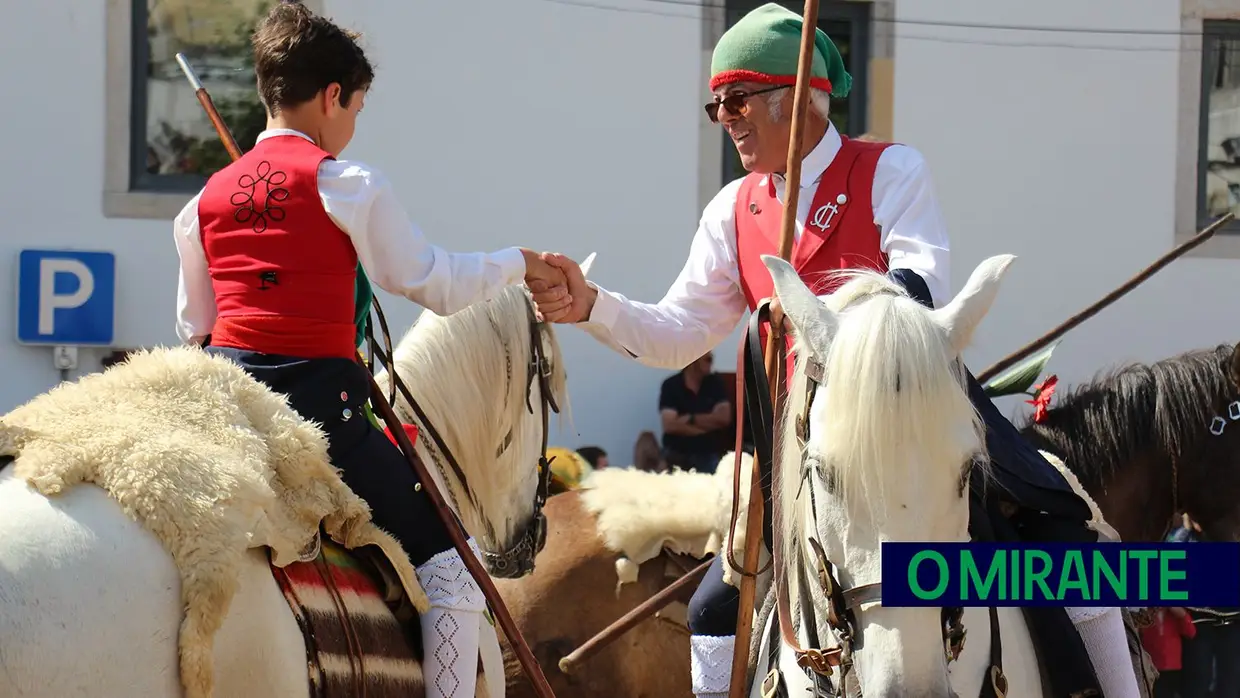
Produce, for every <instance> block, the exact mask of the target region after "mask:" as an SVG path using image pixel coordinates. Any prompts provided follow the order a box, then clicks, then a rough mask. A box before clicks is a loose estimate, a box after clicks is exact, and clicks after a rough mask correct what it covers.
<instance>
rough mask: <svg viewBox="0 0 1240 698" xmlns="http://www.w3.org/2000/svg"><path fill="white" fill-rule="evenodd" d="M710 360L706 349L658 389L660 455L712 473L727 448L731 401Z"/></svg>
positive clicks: (674, 461) (669, 462)
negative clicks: (661, 448)
mask: <svg viewBox="0 0 1240 698" xmlns="http://www.w3.org/2000/svg"><path fill="white" fill-rule="evenodd" d="M713 362H714V357H713V356H712V355H711V354H709V353H708V354H705V355H703V356H701V357H699V358H698V359H697V360H696V361H694V362H693V363H691V364H689V365H688V366H685V367H684V368H683V369H681V371H680V373H677V374H676V375H674V376H672V377H670V378H668V379H667V380H665V381H663V387H662V389H661V390H660V391H659V415H660V416H661V417H662V422H663V457H664V459H665V460H667V462H668V464H669V465H671V466H673V467H680V468H683V469H685V470H696V471H698V472H703V473H713V472H715V468H716V467H717V466H718V465H719V459H721V458H723V454H724V453H725V452H727V450H728V436H729V434H728V427H729V426H731V424H732V403H731V402H730V401H729V400H728V394H727V392H726V389H725V387H724V385H723V379H722V378H720V377H719V375H718V374H716V373H714V372H713V371H712V370H711V367H712V365H713Z"/></svg>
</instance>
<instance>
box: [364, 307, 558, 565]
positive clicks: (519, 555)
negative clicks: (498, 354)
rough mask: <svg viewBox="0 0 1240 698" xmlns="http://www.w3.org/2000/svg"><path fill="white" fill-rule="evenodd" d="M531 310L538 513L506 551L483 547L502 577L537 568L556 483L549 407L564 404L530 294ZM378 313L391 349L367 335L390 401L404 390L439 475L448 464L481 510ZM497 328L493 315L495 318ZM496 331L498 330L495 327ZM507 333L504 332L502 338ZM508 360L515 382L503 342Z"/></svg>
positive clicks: (529, 377) (529, 376)
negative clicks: (538, 417)
mask: <svg viewBox="0 0 1240 698" xmlns="http://www.w3.org/2000/svg"><path fill="white" fill-rule="evenodd" d="M525 308H526V313H527V315H528V318H529V334H530V361H529V363H528V365H527V373H526V390H525V395H526V402H525V404H526V409H528V410H529V413H530V414H533V413H534V406H533V404H532V403H531V402H530V390H531V389H532V388H533V387H534V381H535V380H537V381H538V392H539V396H540V403H541V404H540V408H541V410H542V447H541V452H540V454H539V457H538V486H537V488H536V489H535V491H534V515H533V517H531V519H530V522H529V524H527V525H526V527H525V529H524V530H523V531H522V532H521V535H520V536H519V537H518V538H517V541H516V543H514V544H513V545H512V546H511V547H509V548H508V549H506V550H501V551H489V550H483V551H482V556H483V558H484V559H485V560H486V562H487V564H488V566H489V567H490V568H491V571H492V574H494V575H495V576H497V577H508V578H514V577H520V576H522V575H524V574H528V573H529V572H532V571H533V568H534V563H533V560H534V557H535V555H536V554H537V553H538V552H539V551H540V550H542V548H543V546H544V545H546V543H547V517H546V515H545V514H544V513H543V506H544V505H545V504H546V503H547V497H548V495H549V490H550V487H551V461H553V460H555V458H551V459H548V458H547V441H548V438H549V437H550V428H549V422H550V412H555V413H556V414H559V412H560V406H559V404H558V403H557V402H556V399H555V395H554V394H553V393H552V392H551V374H552V369H553V367H552V365H551V360H550V358H549V357H548V356H547V355H546V352H545V351H544V349H543V343H542V338H543V334H544V333H545V331H546V330H545V329H544V328H545V323H543V322H541V321H539V320H538V317H537V316H536V315H535V313H534V307H533V305H532V303H531V302H530V300H529V299H528V298H527V299H526V303H525ZM375 310H376V312H377V314H378V317H379V325H380V329H381V331H382V333H383V338H384V343H385V345H386V349H387V351H386V352H384V351H383V350H381V349H380V348H379V347H378V346H377V343H376V342H375V340H374V334H373V332H371V331H369V327H368V328H367V329H368V332H367V338H368V340H369V343H370V350H371V352H372V353H373V354H374V355H375V356H376V357H377V358H378V359H379V360H380V361H382V362H383V364H384V365H386V366H387V371H388V404H389V405H391V406H392V408H393V409H394V410H395V409H397V408H396V393H397V392H399V393H400V395H401V397H403V398H404V399H405V402H407V403H409V406H410V408H412V410H413V412H414V414H415V415H416V416H417V420H418V422H419V426H420V428H421V429H422V430H424V431H425V432H426V434H427V435H428V436H429V437H430V439H431V442H432V443H431V444H428V445H427V451H428V452H429V453H430V454H431V459H432V460H433V461H434V462H435V466H436V468H437V469H438V470H439V474H440V477H444V478H445V479H446V474H445V472H444V470H445V465H446V466H447V468H448V469H450V470H451V471H452V476H453V477H454V478H455V479H456V481H457V483H458V484H459V486H460V489H461V491H462V492H464V493H465V496H466V497H468V498H469V503H470V504H471V505H472V506H473V507H474V510H475V511H481V508H480V507H479V505H478V501H477V498H476V496H475V494H474V491H473V489H472V488H471V487H470V486H469V480H468V478H467V477H466V476H465V471H464V470H463V469H462V468H461V466H460V463H459V462H458V461H457V459H456V457H455V456H454V455H453V454H452V451H451V449H449V448H448V445H447V444H446V443H445V442H444V440H443V437H442V436H440V434H439V431H438V430H436V429H435V426H434V425H433V424H432V423H431V420H430V419H428V418H427V416H426V413H425V412H424V411H423V410H422V407H421V406H420V405H419V404H418V401H417V400H415V399H414V397H413V394H412V393H411V392H410V390H409V388H408V386H406V385H405V383H404V381H403V380H401V378H400V376H399V375H397V371H396V366H395V362H394V361H393V356H392V341H391V335H390V334H389V333H388V328H387V320H386V319H385V318H384V316H383V311H381V310H379V309H378V307H377V306H376V307H375ZM491 322H492V326H493V327H495V322H494V320H492V321H491ZM496 332H497V333H498V332H499V329H498V327H496ZM501 338H502V337H501ZM504 359H505V363H506V368H507V379H508V382H509V384H510V385H511V381H512V352H511V350H510V347H508V346H507V345H505V346H504ZM515 429H516V426H515V425H514V426H513V427H512V428H510V429H509V430H508V433H507V434H506V435H505V437H504V439H503V441H502V442H501V443H500V444H499V446H498V447H497V448H496V451H495V455H496V457H499V456H500V455H502V454H503V453H504V451H505V450H507V448H508V447H509V446H511V445H512V441H513V433H514V431H515ZM447 490H448V496H449V497H450V498H451V499H452V505H453V507H455V508H456V510H457V511H460V504H459V503H458V502H457V499H456V494H455V491H454V488H452V487H448V488H447Z"/></svg>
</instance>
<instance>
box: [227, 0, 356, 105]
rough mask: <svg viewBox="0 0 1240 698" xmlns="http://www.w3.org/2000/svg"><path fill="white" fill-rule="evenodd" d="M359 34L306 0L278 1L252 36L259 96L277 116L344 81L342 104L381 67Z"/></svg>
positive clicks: (341, 94)
mask: <svg viewBox="0 0 1240 698" xmlns="http://www.w3.org/2000/svg"><path fill="white" fill-rule="evenodd" d="M358 36H359V35H358V34H357V33H356V32H351V31H346V30H344V29H341V28H340V27H338V26H336V25H335V24H333V23H332V22H331V20H328V19H326V18H324V17H319V16H317V15H315V14H314V13H313V12H311V11H310V10H308V9H307V8H306V6H305V5H303V4H301V3H300V2H289V1H288V0H282V1H281V2H279V3H277V4H276V6H275V7H273V8H272V9H271V12H269V13H268V14H267V17H266V19H264V20H263V21H262V23H261V24H259V25H258V29H257V30H255V32H254V36H253V37H252V39H251V43H252V44H253V46H254V72H255V74H256V75H257V77H258V94H259V97H260V98H261V99H262V100H263V105H264V106H266V107H267V111H268V112H269V113H271V114H273V115H274V114H276V113H278V112H279V111H280V110H281V109H285V108H289V107H295V106H297V105H299V104H303V103H305V102H308V101H309V100H310V99H312V98H313V97H314V95H316V94H318V92H319V90H322V89H324V88H326V87H327V86H328V85H330V84H331V83H333V82H338V83H340V103H341V104H342V105H345V104H348V103H349V99H350V98H351V97H352V96H353V93H354V92H356V91H357V90H366V89H367V88H369V87H370V83H371V82H372V81H373V80H374V79H375V71H374V67H373V66H371V64H370V61H369V60H368V59H367V58H366V54H365V52H363V51H362V47H361V46H359V45H358V43H357V39H358Z"/></svg>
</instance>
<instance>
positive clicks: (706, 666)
mask: <svg viewBox="0 0 1240 698" xmlns="http://www.w3.org/2000/svg"><path fill="white" fill-rule="evenodd" d="M689 649H690V658H689V668H690V670H691V671H692V672H693V695H694V696H696V698H726V696H727V695H728V687H729V684H730V683H731V681H732V654H733V653H734V652H735V650H736V636H735V635H724V636H716V635H690V636H689Z"/></svg>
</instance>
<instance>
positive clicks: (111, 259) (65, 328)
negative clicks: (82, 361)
mask: <svg viewBox="0 0 1240 698" xmlns="http://www.w3.org/2000/svg"><path fill="white" fill-rule="evenodd" d="M115 310H116V257H115V255H113V254H112V253H110V252H79V251H70V250H23V251H22V252H21V255H20V257H19V260H18V296H17V341H18V342H21V343H22V344H52V345H97V346H108V345H110V344H111V343H112V334H113V329H114V324H115V322H114V321H115Z"/></svg>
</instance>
